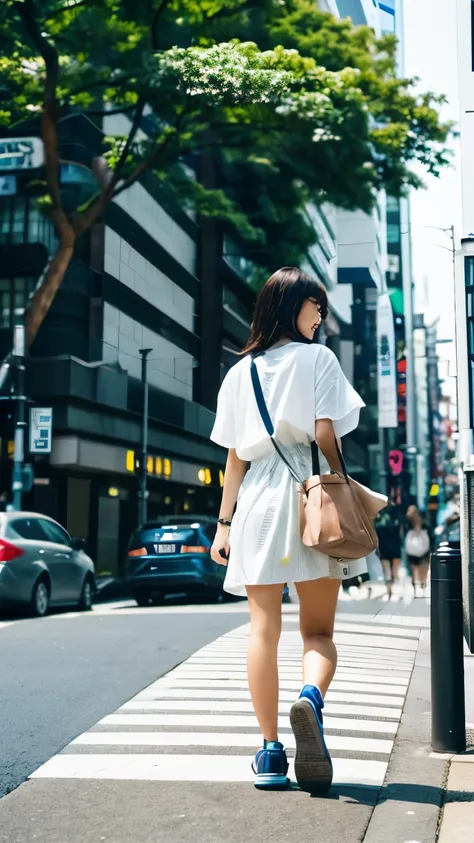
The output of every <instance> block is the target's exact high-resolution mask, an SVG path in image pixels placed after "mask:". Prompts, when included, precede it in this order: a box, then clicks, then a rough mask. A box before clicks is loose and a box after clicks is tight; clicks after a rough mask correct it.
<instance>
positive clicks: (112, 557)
mask: <svg viewBox="0 0 474 843" xmlns="http://www.w3.org/2000/svg"><path fill="white" fill-rule="evenodd" d="M3 445H4V447H3V459H2V462H1V466H2V473H1V480H0V486H1V488H0V496H1V500H0V508H5V505H6V503H7V501H8V500H9V498H10V491H9V486H10V478H11V456H12V454H11V451H12V448H10V449H9V448H8V442H6V441H5V440H3ZM147 467H148V491H149V499H148V517H149V519H150V520H155V519H157V520H158V519H165V520H168V519H172V517H173V516H175V515H185V514H186V513H189V515H190V516H191V515H211V516H215V517H216V518H217V513H218V508H219V499H220V487H221V483H222V481H223V474H222V471H221V470H219V468H216V467H211V466H205V465H198V464H195V463H190V462H186V461H185V460H175V459H172V458H171V457H167V456H164V455H162V454H155V453H151V454H150V455H149V457H148V466H147ZM137 468H138V460H137V456H136V454H135V452H134V451H132V450H130V449H127V448H125V447H121V446H119V445H109V444H105V443H102V442H94V441H90V440H86V439H81V438H79V437H77V436H59V437H57V438H56V440H55V442H54V447H53V452H52V454H51V457H50V458H46V457H41V458H36V459H35V481H34V486H33V490H32V491H31V493H29V494H27V495H25V496H24V504H23V505H24V507H25V509H28V510H33V511H35V512H42V513H44V514H46V515H49V516H51V517H52V518H55V519H56V520H58V521H59V522H60V523H61V524H64V526H65V527H66V528H67V530H68V531H69V533H70V534H71V535H73V536H77V537H83V538H86V539H87V549H88V552H89V553H90V555H91V556H92V558H93V559H94V562H95V564H96V571H97V574H110V575H112V576H114V577H117V576H121V573H122V566H123V560H124V557H125V553H126V548H127V544H128V541H129V538H130V535H131V533H132V531H133V530H134V529H135V528H136V526H137V519H138V498H137V489H138V471H137Z"/></svg>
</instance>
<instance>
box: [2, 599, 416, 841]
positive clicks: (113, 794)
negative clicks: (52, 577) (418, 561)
mask: <svg viewBox="0 0 474 843" xmlns="http://www.w3.org/2000/svg"><path fill="white" fill-rule="evenodd" d="M202 608H203V607H200V609H201V611H200V612H199V614H197V612H198V609H197V608H196V610H194V611H195V612H196V614H193V610H189V609H185V610H182V611H180V612H179V613H178V612H176V611H175V610H173V609H168V610H149V611H148V610H145V611H143V610H141V611H137V610H133V609H127V608H124V607H122V608H117V609H116V610H114V611H113V612H110V611H109V610H107V611H105V610H102V611H103V613H102V614H97V615H95V616H94V617H92V618H86V619H85V618H74V617H72V618H64V619H52V620H50V621H47V622H44V625H45V632H47V633H48V637H49V639H53V640H54V641H56V648H57V647H59V648H60V647H61V645H62V644H65V647H66V649H65V650H64V651H63V657H62V658H61V659H56V661H59V664H60V666H62V670H63V673H64V671H66V673H67V670H68V669H69V674H68V675H69V676H71V674H72V673H73V670H72V667H73V666H72V665H71V667H70V668H67V667H66V662H67V658H68V656H67V654H68V652H70V641H71V638H74V640H76V649H75V651H76V659H77V653H78V652H80V653H81V659H80V662H79V663H80V664H82V660H85V664H86V670H84V671H83V674H82V685H81V688H80V691H79V688H78V684H77V682H75V683H73V685H74V688H73V689H71V688H69V687H68V688H67V689H65V695H66V697H67V702H66V704H67V706H68V708H69V726H68V729H69V736H66V732H67V731H68V729H66V728H64V729H63V732H62V737H61V740H60V741H59V745H57V746H56V747H54V748H53V749H52V751H49V752H48V753H46V755H47V758H48V759H49V760H47V759H45V758H44V754H45V752H44V751H43V753H42V754H43V758H42V759H41V760H42V761H45V760H46V763H45V764H43V766H41V767H40V768H39V769H38V770H37V771H36V772H35V773H34V775H33V777H32V778H31V779H30V780H29V781H28V782H27V783H26V784H24V785H23V786H22V787H20V788H19V789H17V790H16V791H15V792H14V793H12V794H10V795H8V796H6V797H5V798H4V799H3V800H1V802H0V843H7V841H8V843H13V841H14V843H99V841H106V843H130V841H134V843H152V841H153V843H162V841H163V843H165V841H166V843H181V841H183V843H184V841H188V840H189V838H190V837H192V838H193V839H194V840H195V843H217V841H219V843H222V839H223V838H226V839H227V840H228V841H229V843H231V841H232V843H244V841H245V843H247V841H248V840H249V839H253V838H255V837H257V836H258V837H259V838H261V837H262V835H263V837H264V839H265V840H267V839H268V840H272V842H273V843H283V841H285V843H301V840H303V839H306V838H308V839H321V840H324V841H325V843H336V841H337V843H340V841H341V840H342V839H344V840H346V841H347V843H358V841H361V840H363V838H364V835H365V832H366V829H367V825H368V823H369V821H370V818H371V815H372V810H373V806H374V804H375V803H376V801H377V797H378V794H379V792H380V791H381V788H382V787H383V782H384V777H385V774H386V770H387V765H388V762H389V758H390V753H391V751H392V747H393V743H394V740H395V736H396V732H397V728H398V724H399V721H400V717H401V714H402V707H403V704H404V699H405V693H406V689H407V685H408V681H409V677H410V671H411V667H412V664H413V659H414V655H415V651H416V648H417V645H418V635H419V629H418V628H417V627H418V623H417V620H416V619H415V618H413V619H411V618H410V617H408V618H405V619H404V618H403V617H402V614H400V617H397V616H396V614H394V612H393V610H391V611H390V612H387V611H386V610H387V609H388V607H387V606H386V605H384V604H383V603H382V602H381V601H380V602H379V601H377V600H376V601H370V602H369V601H361V602H358V601H357V600H353V601H346V602H342V603H341V605H340V612H339V616H338V623H337V640H338V644H339V648H340V664H339V669H338V674H337V678H336V681H335V682H334V684H333V686H332V688H331V692H330V694H329V695H328V701H327V706H326V710H325V712H326V718H325V722H326V731H327V735H328V742H329V745H330V747H331V751H332V754H333V758H334V767H335V784H334V787H333V788H332V791H331V793H330V795H329V798H326V799H311V798H310V797H308V796H307V795H306V794H303V793H301V792H300V791H299V790H298V789H292V790H290V791H289V792H288V793H284V794H261V793H258V792H257V791H255V790H254V789H253V787H252V784H251V775H250V772H249V759H250V757H251V755H252V754H253V752H254V750H255V746H256V745H257V743H258V741H259V735H258V729H257V724H256V721H255V718H254V716H253V714H252V711H251V707H250V700H249V696H248V691H247V689H246V683H245V674H244V652H245V647H246V636H247V626H246V624H247V618H246V616H245V615H244V614H243V613H242V608H243V607H241V606H239V605H238V604H237V605H233V606H229V607H218V608H217V609H215V610H214V611H213V612H212V613H210V612H205V611H204V612H203V611H202ZM285 616H286V617H285V623H284V635H283V640H282V648H281V680H282V694H281V701H280V716H281V729H282V737H283V739H284V740H285V742H286V743H287V745H288V747H289V749H290V752H291V746H292V741H291V734H290V733H289V730H288V722H287V713H288V707H289V705H290V703H291V699H292V698H293V697H294V695H295V694H296V693H297V689H298V687H299V682H300V676H299V672H300V665H299V649H300V644H299V641H298V635H297V632H296V630H297V617H296V614H295V612H294V607H285ZM34 623H36V624H37V622H34ZM78 624H79V626H78ZM129 624H130V627H129ZM47 625H49V626H47ZM89 625H90V629H91V634H89V635H88V636H87V640H88V650H86V651H84V650H83V649H82V648H80V636H81V633H82V631H83V630H84V629H85V627H86V626H87V628H88V629H89ZM27 626H29V628H30V636H31V630H32V629H34V626H33V624H30V623H28V624H24V625H23V629H22V628H21V626H20V625H17V626H16V627H7V628H5V629H3V630H1V629H0V636H6V635H7V633H8V634H9V635H10V636H12V637H15V636H18V635H20V634H21V636H22V639H23V648H24V646H25V643H26V640H25V635H26V627H27ZM55 627H56V629H57V632H54V628H55ZM75 627H76V632H74V628H75ZM36 628H38V626H36ZM137 629H139V632H138V634H137V632H136V630H137ZM9 630H10V632H9ZM65 630H69V632H66V631H65ZM129 630H134V633H133V634H132V633H130V635H128V633H129ZM204 630H205V631H204ZM227 630H229V631H230V634H229V635H225V636H224V637H221V638H220V639H219V638H218V640H213V639H215V638H216V637H217V636H219V635H222V633H223V632H226V631H227ZM63 635H65V636H66V639H64V638H63ZM150 637H153V642H152V643H150V641H146V640H144V639H147V638H150ZM104 639H105V640H106V641H107V642H108V643H107V644H105V645H104V643H103V640H104ZM157 639H159V646H163V647H167V646H171V647H172V648H173V654H172V655H171V656H170V654H169V653H168V652H167V651H165V652H163V653H160V651H157V645H156V643H155V642H156V640H157ZM2 640H3V638H1V637H0V642H1V641H2ZM68 642H69V643H68ZM179 642H181V643H179ZM185 642H187V645H186V643H185ZM208 642H209V643H208ZM93 645H94V646H97V645H98V649H99V651H101V652H102V657H101V658H99V659H97V663H96V666H95V671H94V673H92V671H91V665H90V664H89V662H88V659H89V655H90V650H91V649H92V648H93ZM206 645H207V646H206ZM186 647H187V652H186V656H187V657H189V658H187V660H186V662H185V663H183V664H180V665H179V666H178V667H177V668H176V670H173V671H172V672H171V673H170V674H169V675H168V676H166V677H163V678H160V676H162V674H163V672H164V671H166V670H169V669H170V668H171V667H173V666H174V665H177V664H178V662H181V661H182V657H183V654H184V651H185V650H186ZM79 648H80V649H79ZM135 648H136V649H137V658H136V659H131V657H130V653H133V652H134V649H135ZM2 650H3V648H2ZM35 651H36V653H37V655H38V652H39V651H40V644H39V641H37V642H36V643H35ZM53 652H54V648H53ZM178 653H181V657H179V656H178ZM147 657H148V660H149V662H150V663H151V667H150V664H149V665H147V668H146V670H147V671H148V674H147V675H148V678H147V677H145V674H144V671H145V668H144V667H141V668H140V667H139V665H140V663H141V664H142V665H143V664H144V663H145V662H146V660H147ZM113 660H115V661H116V662H118V664H113V666H111V663H112V662H113ZM33 662H34V659H33V658H32V659H30V660H29V666H30V667H31V666H32V663H33ZM131 662H135V663H134V664H131V666H130V663H131ZM43 663H45V660H44V659H43ZM124 670H125V671H126V670H130V671H131V672H132V674H133V679H134V681H135V688H134V689H133V690H131V692H130V693H127V692H126V691H125V688H124V685H123V681H124V679H123V673H124ZM139 670H140V672H139V675H137V673H136V671H139ZM145 672H146V671H145ZM85 676H88V677H89V679H88V680H85ZM91 677H92V678H91ZM84 682H85V686H84ZM127 682H130V679H127ZM147 683H148V687H147V688H144V686H145V685H147ZM142 688H144V690H143V691H142V690H141V689H142ZM78 694H79V699H78ZM56 696H57V695H56ZM127 697H128V698H129V699H128V701H127V702H126V700H127ZM50 699H51V702H52V704H53V705H54V704H55V695H54V693H51V694H50ZM81 702H82V704H83V705H84V706H86V707H87V717H84V718H83V719H82V722H81V721H80V717H79V715H81V717H82V712H80V711H78V709H80V708H81ZM60 709H61V711H62V712H63V721H65V720H67V719H68V718H67V715H66V714H65V706H64V704H63V703H61V706H60ZM71 711H72V712H73V716H72V717H71ZM33 713H34V705H30V716H31V715H32V714H33ZM53 719H54V718H53ZM72 720H73V721H74V725H72V723H71V721H72ZM84 721H87V722H85V723H84ZM51 722H52V721H50V731H51ZM40 723H41V718H40V717H36V721H35V725H36V729H37V728H38V724H40ZM64 725H65V724H64ZM70 738H76V740H74V741H73V743H71V744H69V745H68V746H66V748H65V749H64V750H63V751H59V750H61V748H62V746H64V744H65V743H66V742H67V741H68V740H70ZM30 739H31V741H32V742H34V741H35V740H36V739H37V735H36V733H35V731H34V729H32V731H31V738H30ZM56 743H58V741H56ZM51 744H52V741H51V740H50V741H49V746H50V749H51ZM10 749H12V747H10ZM30 752H31V750H30ZM55 753H57V754H55ZM39 763H41V761H40V762H39ZM388 831H389V830H387V838H386V840H384V841H383V843H388V840H391V841H392V840H396V841H397V843H398V838H396V837H393V835H392V833H391V834H390V835H389V834H388ZM391 832H393V828H392V829H391ZM405 839H406V837H404V838H403V840H405ZM381 843H382V840H381Z"/></svg>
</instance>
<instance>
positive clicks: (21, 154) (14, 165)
mask: <svg viewBox="0 0 474 843" xmlns="http://www.w3.org/2000/svg"><path fill="white" fill-rule="evenodd" d="M43 162H44V150H43V141H42V140H41V138H2V139H0V173H4V172H6V171H12V170H36V169H37V168H38V167H41V166H42V165H43Z"/></svg>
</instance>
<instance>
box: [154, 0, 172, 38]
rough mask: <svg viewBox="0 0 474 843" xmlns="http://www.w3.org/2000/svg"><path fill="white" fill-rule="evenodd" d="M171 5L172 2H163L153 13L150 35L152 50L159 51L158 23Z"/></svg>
mask: <svg viewBox="0 0 474 843" xmlns="http://www.w3.org/2000/svg"><path fill="white" fill-rule="evenodd" d="M169 4H170V0H161V3H160V4H159V6H157V8H156V9H155V10H154V12H153V16H152V19H151V24H150V35H151V48H152V50H157V49H158V33H157V31H156V27H157V24H158V21H159V19H160V17H161V15H162V14H163V12H165V11H166V7H167V6H169Z"/></svg>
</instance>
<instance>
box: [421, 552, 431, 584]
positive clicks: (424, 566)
mask: <svg viewBox="0 0 474 843" xmlns="http://www.w3.org/2000/svg"><path fill="white" fill-rule="evenodd" d="M429 569H430V559H429V557H427V558H426V559H423V560H422V561H421V562H420V564H419V565H418V582H419V583H420V585H421V587H422V588H425V587H426V580H427V579H428V571H429Z"/></svg>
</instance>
